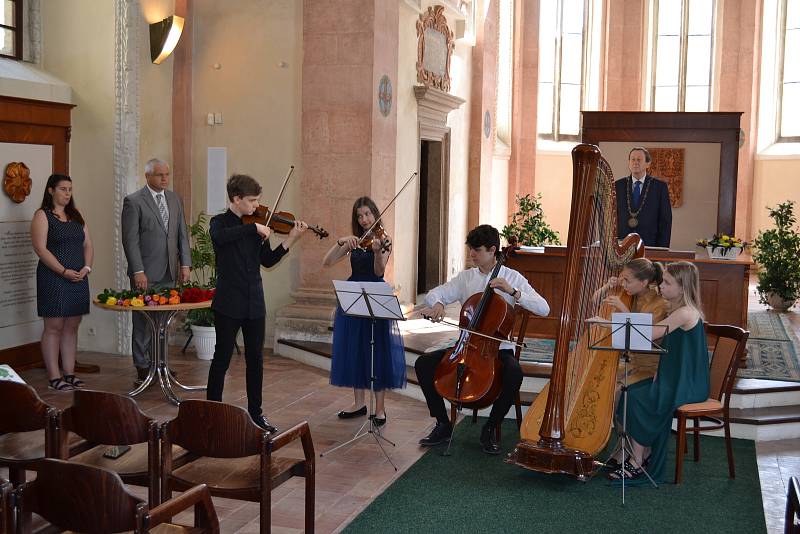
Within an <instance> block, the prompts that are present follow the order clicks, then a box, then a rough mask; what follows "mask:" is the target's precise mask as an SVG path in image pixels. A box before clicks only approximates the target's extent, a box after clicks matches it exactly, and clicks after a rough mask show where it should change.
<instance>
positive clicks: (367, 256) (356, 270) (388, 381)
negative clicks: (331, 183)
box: [322, 197, 406, 426]
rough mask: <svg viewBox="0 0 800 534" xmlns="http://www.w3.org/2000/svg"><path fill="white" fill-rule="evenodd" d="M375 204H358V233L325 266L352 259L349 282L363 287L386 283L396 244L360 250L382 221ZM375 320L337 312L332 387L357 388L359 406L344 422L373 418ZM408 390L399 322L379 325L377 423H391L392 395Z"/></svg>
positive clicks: (367, 201) (362, 200) (355, 227)
mask: <svg viewBox="0 0 800 534" xmlns="http://www.w3.org/2000/svg"><path fill="white" fill-rule="evenodd" d="M379 214H380V211H379V210H378V208H377V206H376V205H375V203H374V202H373V201H372V199H370V198H369V197H361V198H359V199H358V200H356V202H355V204H353V216H352V230H353V234H352V235H348V236H344V237H340V238H339V239H338V240H337V241H336V244H335V245H334V246H333V247H332V248H331V249H330V250H329V251H328V253H327V254H326V255H325V258H324V259H323V260H322V264H323V265H324V266H326V267H328V266H331V265H334V264H335V263H337V262H339V261H340V260H341V259H342V258H345V257H347V256H348V255H349V256H350V267H351V269H352V275H351V276H350V278H348V280H351V281H360V282H383V281H384V280H383V273H384V271H385V270H386V262H387V261H388V260H389V255H390V254H391V241H390V240H389V238H388V236H387V237H386V238H385V239H384V240H380V239H375V240H374V241H373V243H372V246H371V247H369V248H367V249H366V250H365V249H363V248H359V246H358V244H359V238H360V237H361V236H362V235H363V234H364V232H365V231H366V230H367V229H369V228H370V227H371V226H372V225H373V223H374V222H375V219H376V218H377V217H378V216H379ZM371 330H372V321H371V320H370V319H366V318H360V317H352V316H349V315H345V314H344V312H343V310H342V308H341V307H337V308H336V318H335V319H334V323H333V356H332V362H331V384H333V385H334V386H342V387H352V388H353V393H354V397H355V400H354V402H353V405H352V406H351V407H350V408H349V409H347V410H342V411H340V412H339V414H338V416H339V417H340V418H341V419H350V418H353V417H360V416H363V415H366V414H367V406H366V402H365V399H366V391H367V390H368V389H369V387H370V384H369V376H370V375H369V372H370V338H371ZM405 385H406V362H405V355H404V349H403V338H402V337H401V336H400V330H399V329H398V328H397V321H391V320H385V319H378V320H377V321H376V322H375V385H374V387H375V401H376V402H375V405H376V406H375V422H376V423H377V424H378V425H379V426H380V425H383V424H385V423H386V409H385V406H384V401H385V396H386V390H387V389H398V388H403V387H405Z"/></svg>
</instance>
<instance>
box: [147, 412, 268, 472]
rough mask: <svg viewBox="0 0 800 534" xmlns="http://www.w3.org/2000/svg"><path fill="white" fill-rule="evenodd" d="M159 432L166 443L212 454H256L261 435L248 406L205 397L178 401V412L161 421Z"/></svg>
mask: <svg viewBox="0 0 800 534" xmlns="http://www.w3.org/2000/svg"><path fill="white" fill-rule="evenodd" d="M161 432H162V437H163V438H164V439H165V440H166V441H168V442H169V443H171V444H173V445H178V446H180V447H183V448H184V449H186V450H187V451H189V452H190V453H192V454H196V455H199V456H209V457H212V458H241V457H243V456H252V455H254V454H259V453H260V452H261V443H262V439H263V436H264V431H263V430H261V429H260V428H259V427H258V426H256V424H255V423H253V421H252V419H250V415H249V414H248V413H247V410H245V409H243V408H239V407H238V406H232V405H230V404H225V403H222V402H216V401H207V400H185V401H183V402H181V404H180V406H179V407H178V416H177V417H176V418H175V419H173V420H171V421H167V422H166V423H164V426H163V427H162V429H161Z"/></svg>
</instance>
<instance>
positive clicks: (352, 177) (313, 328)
mask: <svg viewBox="0 0 800 534" xmlns="http://www.w3.org/2000/svg"><path fill="white" fill-rule="evenodd" d="M398 24H399V5H398V3H397V2H396V0H348V1H339V0H305V1H304V2H303V77H302V91H303V97H302V135H303V141H302V166H301V168H300V169H299V171H300V176H301V183H302V191H303V193H302V200H301V202H302V207H301V210H300V211H301V212H302V213H308V214H311V213H313V214H314V220H318V221H330V224H329V226H328V227H326V229H327V230H328V231H329V232H330V234H331V236H330V238H328V239H326V240H323V241H319V240H316V239H305V240H304V244H303V247H302V250H301V251H300V255H301V259H300V272H299V287H298V288H297V289H296V290H295V291H294V292H293V293H292V297H293V298H294V300H295V302H294V304H291V305H288V306H285V307H284V308H282V309H280V310H278V311H277V313H276V324H275V341H276V347H277V340H278V339H281V338H291V339H305V340H318V341H327V340H329V339H330V332H329V330H328V327H329V326H330V325H331V321H332V318H333V313H334V310H335V307H336V300H335V297H334V294H333V289H332V287H331V280H333V279H345V278H347V277H348V276H349V274H350V266H349V262H348V261H347V260H343V261H341V262H340V263H339V264H337V265H336V266H335V267H334V268H329V269H326V268H323V267H322V258H323V256H324V255H325V253H326V252H327V250H328V249H329V248H330V247H331V246H332V245H333V244H334V243H335V240H336V239H337V238H338V237H340V236H343V235H349V234H351V233H352V230H351V224H350V221H351V212H352V206H353V202H354V201H355V199H356V198H358V197H360V196H363V195H369V196H371V197H372V198H373V200H375V202H376V203H377V204H378V206H379V207H380V208H383V207H385V206H386V204H387V203H388V201H389V200H390V199H391V198H392V197H393V196H394V187H395V157H396V150H397V114H396V110H395V107H396V106H392V108H391V111H390V113H389V114H388V116H384V115H383V114H381V111H380V108H379V106H378V84H379V82H380V80H381V78H382V77H383V76H384V75H388V77H389V79H390V80H391V81H392V83H393V84H396V81H397V57H398V56H397V50H398V30H399V26H398ZM392 213H393V212H392ZM384 223H385V224H384V226H385V227H386V229H387V231H388V232H389V233H390V234H393V230H394V217H393V216H391V217H390V218H389V219H386V220H384ZM390 261H391V260H390ZM390 272H391V265H390V266H389V267H388V268H387V276H390Z"/></svg>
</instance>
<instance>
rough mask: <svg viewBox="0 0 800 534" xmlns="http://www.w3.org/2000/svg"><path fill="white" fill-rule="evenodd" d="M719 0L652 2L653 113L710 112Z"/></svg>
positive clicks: (651, 76)
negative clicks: (717, 1) (717, 0)
mask: <svg viewBox="0 0 800 534" xmlns="http://www.w3.org/2000/svg"><path fill="white" fill-rule="evenodd" d="M715 12H716V2H715V0H664V1H659V0H652V9H651V17H652V18H651V25H650V27H651V28H652V29H653V32H652V34H651V37H650V51H651V53H650V73H649V75H650V84H649V87H650V91H649V94H648V102H649V106H648V109H650V110H651V111H710V110H711V87H712V84H711V77H712V72H713V71H712V66H713V58H714V17H715Z"/></svg>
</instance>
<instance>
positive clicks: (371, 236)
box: [358, 221, 392, 252]
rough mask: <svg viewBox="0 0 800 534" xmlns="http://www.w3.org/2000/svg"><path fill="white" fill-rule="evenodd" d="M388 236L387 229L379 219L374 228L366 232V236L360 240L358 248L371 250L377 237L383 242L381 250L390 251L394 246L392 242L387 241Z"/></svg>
mask: <svg viewBox="0 0 800 534" xmlns="http://www.w3.org/2000/svg"><path fill="white" fill-rule="evenodd" d="M387 238H388V236H387V235H386V230H385V229H384V228H383V225H382V224H381V223H380V221H378V222H377V223H375V225H374V226H373V227H372V230H370V231H369V232H367V233H366V234H364V236H363V237H362V238H361V239H359V240H358V248H360V249H362V250H370V249H371V248H372V245H373V243H374V242H375V240H376V239H377V240H378V241H379V242H380V244H381V252H389V250H390V249H391V248H392V245H391V243H387Z"/></svg>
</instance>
